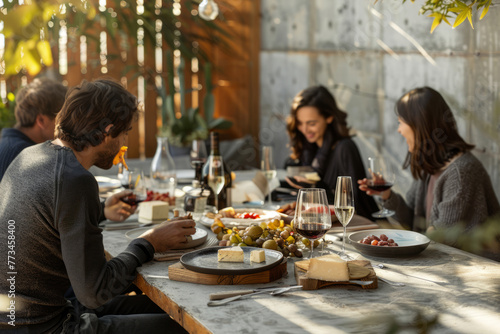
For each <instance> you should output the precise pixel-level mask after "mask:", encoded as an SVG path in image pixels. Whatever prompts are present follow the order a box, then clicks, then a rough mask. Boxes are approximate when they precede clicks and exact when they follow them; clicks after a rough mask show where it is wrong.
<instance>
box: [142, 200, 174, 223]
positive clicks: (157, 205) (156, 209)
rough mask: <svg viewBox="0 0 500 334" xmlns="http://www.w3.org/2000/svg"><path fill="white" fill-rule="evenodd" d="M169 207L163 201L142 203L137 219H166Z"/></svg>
mask: <svg viewBox="0 0 500 334" xmlns="http://www.w3.org/2000/svg"><path fill="white" fill-rule="evenodd" d="M168 210H169V205H168V203H166V202H163V201H149V202H142V203H141V207H140V209H139V218H140V219H145V220H161V219H168Z"/></svg>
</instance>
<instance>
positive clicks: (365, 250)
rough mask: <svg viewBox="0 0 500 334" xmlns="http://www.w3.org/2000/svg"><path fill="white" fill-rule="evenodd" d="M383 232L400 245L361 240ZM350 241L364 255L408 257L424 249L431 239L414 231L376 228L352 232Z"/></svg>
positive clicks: (378, 235)
mask: <svg viewBox="0 0 500 334" xmlns="http://www.w3.org/2000/svg"><path fill="white" fill-rule="evenodd" d="M381 234H385V235H386V236H387V237H388V238H389V239H394V242H396V243H397V244H398V246H394V247H388V246H372V245H367V244H362V243H360V242H359V241H360V240H363V238H365V237H367V236H370V235H375V236H377V237H380V235H381ZM349 241H350V242H351V244H352V245H353V246H354V248H356V249H357V250H358V251H360V252H361V253H362V254H364V255H369V256H378V257H408V256H413V255H417V254H419V253H420V252H422V251H424V250H425V249H426V248H427V246H428V245H429V243H430V241H431V240H430V239H429V238H428V237H426V236H425V235H423V234H420V233H417V232H413V231H406V230H392V229H375V230H365V231H360V232H354V233H351V234H350V235H349Z"/></svg>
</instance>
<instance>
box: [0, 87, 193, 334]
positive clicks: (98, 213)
mask: <svg viewBox="0 0 500 334" xmlns="http://www.w3.org/2000/svg"><path fill="white" fill-rule="evenodd" d="M137 113H138V109H137V100H136V98H135V97H134V96H133V95H132V94H130V93H129V92H127V91H126V90H125V89H124V88H123V87H122V86H120V85H119V84H118V83H115V82H113V81H110V80H96V81H93V82H85V81H84V82H83V83H82V84H81V85H80V86H78V87H75V88H73V89H72V90H70V91H69V93H68V95H67V99H66V102H65V104H64V105H63V107H62V109H61V111H60V113H59V114H58V116H57V119H56V133H55V134H56V139H55V140H54V141H52V142H51V141H47V142H45V143H41V144H38V145H34V146H32V147H29V148H27V149H25V150H23V151H22V152H21V153H20V154H19V156H18V157H17V158H16V159H15V160H14V161H13V162H12V164H11V166H10V167H9V169H8V170H7V172H6V173H5V176H4V178H3V180H2V181H1V182H0V194H2V195H1V196H0V222H1V224H2V226H3V228H2V229H1V230H0V252H1V253H2V254H4V255H5V256H6V259H5V261H4V262H3V264H2V271H3V272H4V273H7V275H8V277H7V278H9V279H10V280H6V279H2V280H0V295H5V296H8V298H9V303H10V304H9V305H8V306H9V307H11V309H8V308H3V307H2V309H1V310H0V330H7V331H9V330H10V331H12V332H15V333H118V332H119V333H121V334H122V333H156V332H158V333H160V332H162V333H164V332H179V331H183V329H182V328H181V327H180V326H179V325H178V324H177V323H176V322H175V321H173V320H172V319H171V318H170V317H169V316H168V315H166V314H165V313H158V312H161V310H159V308H158V307H156V306H155V305H154V304H153V303H152V302H151V301H149V299H148V301H149V304H148V303H146V302H145V301H144V296H135V297H132V296H119V295H120V294H121V293H122V292H123V291H124V290H125V289H126V288H127V287H128V286H129V285H130V284H131V283H132V281H133V280H134V278H135V276H136V268H137V267H138V266H141V265H142V264H143V263H145V262H147V261H150V260H152V258H153V255H154V253H155V251H156V252H162V251H165V250H167V249H171V248H175V247H176V246H179V244H180V243H182V242H185V241H186V239H187V238H186V236H188V235H191V234H194V232H195V228H194V226H195V223H194V221H193V220H191V219H181V220H176V221H172V222H165V223H163V224H161V225H159V226H158V227H156V228H154V229H151V230H149V231H147V232H145V233H144V234H143V235H141V236H140V237H139V238H137V239H135V240H133V241H132V242H131V243H130V244H129V246H128V247H127V249H126V250H125V251H124V252H122V253H121V254H119V255H118V256H116V257H115V258H113V259H112V260H110V261H106V259H105V256H104V246H103V243H102V234H101V231H102V230H101V229H100V228H99V226H98V224H99V222H100V221H101V220H103V219H105V218H107V219H110V220H117V221H118V220H123V219H125V218H127V217H128V216H129V215H130V214H131V213H133V211H134V210H135V207H131V206H129V205H128V204H126V203H124V202H122V201H120V198H122V197H124V196H126V195H128V194H129V193H130V191H124V192H121V193H118V194H116V195H114V196H111V197H110V198H108V199H107V200H106V202H105V203H101V202H100V200H99V194H98V185H97V182H96V181H95V178H94V177H93V176H92V174H91V173H89V172H88V169H89V168H90V167H91V166H93V165H95V166H97V167H100V168H104V169H109V168H110V167H111V166H112V162H113V158H114V156H115V155H116V154H117V153H118V151H119V149H120V147H121V146H122V145H123V144H124V143H125V141H126V139H127V132H128V131H129V129H130V126H131V124H132V121H133V120H135V119H136V118H137ZM103 204H104V205H103ZM7 256H11V257H10V258H9V261H7ZM70 285H71V286H72V287H73V289H74V292H75V295H76V297H77V299H78V301H79V303H74V304H71V303H70V302H68V301H67V300H65V298H64V293H65V291H66V290H67V289H68V287H69V286H70ZM117 298H118V299H119V300H118V301H117ZM137 299H138V300H139V303H140V305H138V306H136V307H134V305H130V304H136V303H137ZM80 303H81V304H80ZM138 312H139V313H157V314H147V315H146V314H136V313H138ZM120 314H127V315H120Z"/></svg>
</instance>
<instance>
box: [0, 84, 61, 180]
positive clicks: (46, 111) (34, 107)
mask: <svg viewBox="0 0 500 334" xmlns="http://www.w3.org/2000/svg"><path fill="white" fill-rule="evenodd" d="M67 91H68V89H67V88H66V87H65V86H63V85H62V84H61V83H59V82H57V81H55V80H52V79H47V78H43V79H35V80H33V82H31V83H30V84H29V85H27V86H25V87H23V88H22V89H21V90H20V91H19V93H18V94H17V96H16V109H15V111H14V113H15V116H16V125H15V126H14V128H12V129H3V130H2V138H1V139H0V181H1V180H2V177H3V175H4V174H5V171H6V170H7V167H9V165H10V163H11V162H12V160H14V159H15V158H16V157H17V155H18V154H19V153H20V152H21V151H22V150H23V149H25V148H26V147H29V146H31V145H35V144H39V143H43V142H44V141H46V140H49V139H53V138H54V126H55V118H56V115H57V113H58V112H59V110H61V107H62V105H63V103H64V97H65V96H66V92H67Z"/></svg>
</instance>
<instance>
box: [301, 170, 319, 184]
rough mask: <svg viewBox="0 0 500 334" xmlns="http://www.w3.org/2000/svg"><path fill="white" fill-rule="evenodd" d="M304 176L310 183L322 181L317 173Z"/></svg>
mask: <svg viewBox="0 0 500 334" xmlns="http://www.w3.org/2000/svg"><path fill="white" fill-rule="evenodd" d="M304 176H305V178H306V179H308V180H310V181H314V182H318V181H321V178H320V177H319V175H318V173H316V172H312V173H305V175H304Z"/></svg>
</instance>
